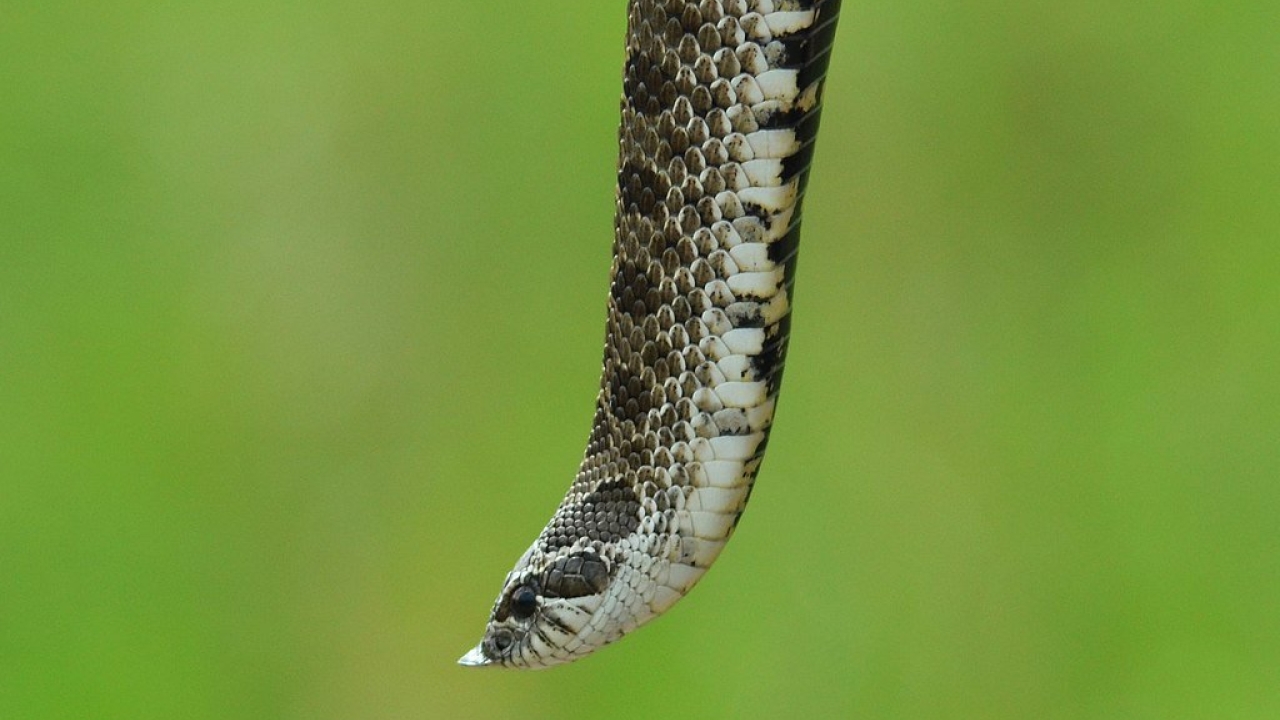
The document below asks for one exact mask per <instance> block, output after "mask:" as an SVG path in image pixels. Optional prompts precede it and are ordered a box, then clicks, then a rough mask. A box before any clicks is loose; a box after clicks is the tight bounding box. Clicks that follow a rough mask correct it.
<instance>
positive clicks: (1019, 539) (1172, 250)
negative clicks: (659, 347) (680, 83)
mask: <svg viewBox="0 0 1280 720" xmlns="http://www.w3.org/2000/svg"><path fill="white" fill-rule="evenodd" d="M571 5H572V7H564V8H559V9H556V10H554V11H549V10H548V9H547V8H546V7H545V4H541V5H540V4H537V3H515V2H508V3H499V4H497V5H495V4H492V3H491V4H483V5H475V6H467V5H456V4H433V3H415V2H384V3H371V4H356V3H349V4H347V3H334V2H313V3H310V4H307V5H302V4H297V5H295V4H291V3H280V2H254V3H249V2H229V3H219V4H216V6H214V5H209V6H202V5H199V4H195V3H142V2H116V3H96V4H95V3H68V2H46V3H38V4H35V3H28V4H26V5H23V4H21V3H19V4H16V5H14V6H13V7H8V8H6V9H5V10H3V11H0V718H13V719H15V720H20V719H25V718H76V719H79V718H129V719H138V718H218V719H225V718H254V719H257V718H308V719H312V718H344V719H345V718H411V717H427V718H442V717H475V718H521V719H522V720H529V719H532V718H577V717H581V718H603V717H610V718H625V717H637V718H640V717H691V718H693V717H697V718H706V717H734V718H747V717H760V718H778V717H841V716H848V717H866V718H1050V719H1059V718H1062V719H1065V718H1153V719H1155V718H1159V719H1162V720H1163V719H1167V718H1275V717H1280V409H1278V408H1280V379H1278V373H1277V369H1278V368H1280V340H1278V338H1280V332H1277V330H1278V328H1280V83H1278V82H1277V78H1280V42H1277V27H1280V14H1278V13H1277V11H1276V9H1275V8H1274V7H1273V6H1272V5H1270V4H1268V3H1262V2H1256V1H1252V0H1251V1H1249V2H1244V1H1233V0H1225V1H1224V2H1217V3H1205V2H1190V1H1188V0H1184V1H1174V2H1162V3H1156V2H1131V3H1115V2H1076V3H1062V2H1048V1H1043V2H1041V1H1034V2H1024V3H1004V2H995V1H994V0H980V1H978V2H970V3H961V4H956V3H949V2H930V1H922V2H916V3H905V4H904V3H890V2H880V3H869V2H852V1H851V0H846V2H845V10H844V17H843V19H842V22H841V25H842V26H841V28H840V35H839V39H838V42H837V47H836V52H835V59H834V64H833V66H832V69H831V74H830V82H829V85H828V88H827V91H828V95H827V107H826V114H825V117H824V122H823V137H822V141H821V144H820V152H819V153H818V156H817V164H816V168H815V170H814V175H813V178H812V182H811V185H810V193H809V196H808V206H807V215H806V216H807V220H806V231H805V241H804V243H803V253H802V260H801V263H800V271H799V275H798V287H797V292H798V295H797V304H796V312H797V314H796V316H795V321H794V326H793V330H794V335H793V338H794V339H793V345H792V354H791V356H790V358H789V362H788V370H787V382H786V388H785V392H784V396H783V402H782V404H781V407H780V414H779V417H778V424H777V429H776V431H775V433H774V438H773V440H772V441H771V442H770V457H769V460H768V462H767V463H766V465H765V468H764V472H763V474H762V476H761V479H760V482H759V484H758V485H757V489H756V493H755V496H754V500H753V502H752V507H751V510H750V511H749V512H748V513H747V515H746V517H745V518H744V521H743V523H742V525H741V527H740V532H739V534H738V536H737V538H736V540H735V541H734V543H733V544H732V545H731V547H730V549H729V550H728V551H727V552H726V553H725V554H724V556H722V558H721V561H720V563H719V565H718V566H717V568H716V569H715V571H713V572H712V573H710V574H709V575H708V576H707V579H706V580H705V581H704V582H703V583H702V584H701V585H700V586H699V588H698V590H697V591H696V592H695V593H694V594H693V596H692V597H691V598H690V599H689V600H687V601H686V602H684V603H681V604H680V605H678V606H677V607H676V608H675V609H673V610H672V611H671V612H670V613H669V614H668V615H667V616H666V617H664V618H663V619H662V620H660V621H658V622H656V623H654V624H653V625H652V626H651V627H648V628H646V629H645V630H643V631H641V632H639V633H637V634H636V635H634V636H632V637H630V638H628V639H627V640H626V641H624V642H623V643H621V644H620V645H618V646H616V647H612V648H609V649H607V650H605V651H603V652H601V653H600V654H599V655H596V656H594V657H591V658H589V659H587V660H585V661H582V662H579V663H576V664H574V665H570V666H566V667H563V668H559V669H556V670H554V671H550V672H545V673H512V672H500V671H485V672H478V671H470V670H465V669H462V668H459V667H457V666H455V665H454V662H455V660H456V658H457V657H458V656H459V655H461V654H462V652H463V651H465V650H466V649H467V648H469V647H470V646H471V645H472V644H474V642H475V641H476V640H477V639H478V636H479V633H480V630H481V629H482V626H483V623H484V620H485V618H486V616H487V613H488V610H489V606H490V603H491V601H492V599H493V596H494V594H495V593H496V592H497V590H498V588H499V584H500V582H501V580H502V578H503V575H504V573H505V572H506V571H507V569H508V568H509V566H510V564H511V563H512V562H513V561H514V560H515V559H516V557H517V556H518V555H519V554H520V553H521V552H522V551H523V549H524V548H525V547H526V545H527V544H528V543H529V542H530V540H531V539H532V538H533V536H534V535H535V534H536V533H537V532H538V531H539V530H540V528H541V526H542V523H543V522H544V521H545V519H546V517H547V515H548V514H549V512H550V511H551V509H552V508H553V507H554V506H555V504H556V502H557V501H558V498H559V496H560V494H561V492H562V491H563V490H564V488H565V487H567V485H568V482H569V479H570V477H571V474H572V472H573V471H574V470H575V469H576V466H577V461H578V459H579V457H580V453H581V449H582V444H583V441H584V440H585V438H586V434H587V422H588V419H589V416H590V409H591V403H592V400H593V397H594V390H595V383H596V374H597V368H598V360H599V352H600V340H601V328H602V319H603V301H604V295H605V290H606V279H605V274H606V270H607V267H608V262H609V258H608V252H609V241H610V232H611V223H612V217H611V213H612V193H613V188H612V183H613V172H614V169H613V161H614V142H615V126H616V122H617V120H616V113H617V96H618V92H619V74H620V63H621V48H620V45H621V43H620V39H621V37H622V33H623V24H624V19H625V15H624V12H623V3H622V2H621V0H616V1H615V0H611V1H610V2H592V3H588V2H580V3H572V4H571Z"/></svg>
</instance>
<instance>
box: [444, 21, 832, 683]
mask: <svg viewBox="0 0 1280 720" xmlns="http://www.w3.org/2000/svg"><path fill="white" fill-rule="evenodd" d="M839 4H840V3H839V0H630V2H629V4H628V18H627V20H628V22H627V44H626V64H625V68H624V75H623V98H622V124H621V130H620V131H619V153H618V190H617V215H616V224H615V234H614V241H613V263H612V267H611V269H610V283H609V298H608V318H607V325H606V336H605V347H604V368H603V375H602V379H601V383H600V392H599V395H598V396H597V399H596V408H595V418H594V423H593V425H592V429H591V436H590V439H589V441H588V444H587V450H586V455H585V457H584V459H583V461H582V464H581V466H580V467H579V469H578V474H577V477H576V478H575V479H574V481H573V485H572V486H571V487H570V488H569V492H568V494H567V495H566V496H565V498H564V501H563V502H562V503H561V504H560V507H559V508H558V509H557V510H556V512H555V514H554V515H553V516H552V518H551V520H550V522H548V523H547V525H546V528H545V529H544V530H543V531H542V534H541V535H539V536H538V538H537V540H535V541H534V543H533V545H532V546H531V547H530V548H529V549H528V550H527V551H526V552H525V553H524V555H523V556H522V557H521V558H520V560H519V561H518V562H517V563H516V565H515V567H514V568H513V569H512V570H511V572H510V573H508V574H507V577H506V581H505V582H504V583H503V587H502V591H501V593H500V594H499V595H498V599H497V602H496V603H495V604H494V606H493V610H492V612H491V614H490V618H489V622H488V626H487V627H486V630H485V634H484V637H483V639H482V640H481V642H480V643H479V645H477V646H476V647H475V648H474V649H473V650H471V651H470V652H468V653H467V654H466V655H465V656H463V658H462V659H461V660H460V661H459V662H460V663H461V664H463V665H502V666H509V667H522V668H541V667H547V666H551V665H556V664H559V663H564V662H568V661H571V660H574V659H577V658H580V657H583V656H584V655H587V654H589V653H591V652H593V651H594V650H596V649H597V648H600V647H602V646H604V645H606V644H608V643H610V642H613V641H614V640H617V639H618V638H620V637H622V636H623V635H625V634H626V633H628V632H630V631H632V630H634V629H635V628H637V627H639V626H640V625H642V624H644V623H645V622H647V621H649V620H651V619H653V618H654V617H656V616H658V615H660V614H661V613H663V612H664V611H665V610H667V608H669V607H671V606H672V604H674V603H675V602H676V601H677V600H679V599H680V598H681V597H683V596H684V595H685V593H687V592H688V591H689V589H690V588H692V587H693V586H694V584H695V583H697V582H698V580H699V579H700V578H701V577H702V576H703V574H704V573H705V572H706V571H707V568H709V567H710V566H711V564H712V563H713V562H714V561H715V559H716V557H717V556H718V555H719V554H720V551H721V550H722V549H723V548H724V546H725V543H726V542H727V541H728V540H729V537H730V535H731V534H732V533H733V530H734V527H735V526H736V524H737V522H738V518H739V517H740V516H741V514H742V511H743V508H744V507H745V506H746V503H747V498H748V496H749V495H750V493H751V487H752V483H753V482H754V479H755V476H756V472H757V470H758V469H759V467H760V463H761V460H762V459H763V456H764V451H765V445H766V441H767V439H768V434H769V429H770V426H771V425H772V422H773V414H774V407H775V405H776V403H777V398H778V389H779V384H780V381H781V379H782V369H783V364H784V360H785V358H786V350H787V339H788V335H789V327H790V317H791V315H790V311H791V294H792V287H793V276H794V272H795V268H796V252H797V247H798V240H799V230H800V205H801V200H802V198H803V196H804V191H805V185H806V181H807V179H808V171H809V165H810V161H811V159H812V156H813V149H814V141H815V138H816V134H817V129H818V118H819V112H820V109H821V98H822V86H823V80H824V78H825V76H826V68H827V60H828V57H829V55H830V50H831V45H832V39H833V37H834V32H835V25H836V18H837V15H838V10H839Z"/></svg>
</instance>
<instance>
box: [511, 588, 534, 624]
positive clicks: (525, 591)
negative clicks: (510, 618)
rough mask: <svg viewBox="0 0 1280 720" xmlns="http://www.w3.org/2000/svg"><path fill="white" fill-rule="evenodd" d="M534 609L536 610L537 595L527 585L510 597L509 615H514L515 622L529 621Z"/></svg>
mask: <svg viewBox="0 0 1280 720" xmlns="http://www.w3.org/2000/svg"><path fill="white" fill-rule="evenodd" d="M536 609H538V593H536V592H534V591H533V588H531V587H529V586H528V585H525V586H523V587H521V588H519V589H517V590H516V592H515V594H514V595H512V596H511V614H512V615H515V616H516V619H517V620H527V619H529V618H530V617H532V616H533V611H534V610H536Z"/></svg>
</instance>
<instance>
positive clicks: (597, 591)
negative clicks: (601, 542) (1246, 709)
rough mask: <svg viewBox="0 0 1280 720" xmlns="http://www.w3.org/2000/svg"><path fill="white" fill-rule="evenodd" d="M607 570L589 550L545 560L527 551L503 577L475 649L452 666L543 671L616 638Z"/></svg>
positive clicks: (617, 631)
mask: <svg viewBox="0 0 1280 720" xmlns="http://www.w3.org/2000/svg"><path fill="white" fill-rule="evenodd" d="M611 566H613V563H611V562H609V561H608V560H606V559H605V558H604V557H602V556H601V555H599V554H598V553H596V552H594V551H593V550H591V549H587V550H578V551H574V552H567V551H563V552H560V553H556V554H553V555H546V554H544V553H541V552H539V550H538V546H537V545H535V546H534V547H532V548H530V549H529V551H528V552H526V553H525V554H524V557H522V558H521V559H520V562H518V563H516V567H515V569H513V570H512V571H511V572H510V573H508V574H507V579H506V581H505V582H504V583H503V586H502V592H501V593H500V594H499V595H498V599H497V601H496V602H495V603H494V605H493V611H492V613H490V616H489V623H488V625H487V626H486V628H485V633H484V637H483V639H481V641H480V644H479V645H476V646H475V647H474V648H472V650H471V651H470V652H468V653H467V654H466V655H464V656H462V658H461V659H460V660H458V663H459V664H461V665H468V666H473V667H484V666H491V665H503V666H507V667H523V668H544V667H550V666H552V665H558V664H560V663H564V662H568V661H570V660H573V659H575V658H577V657H580V656H582V655H586V654H587V653H590V652H591V651H593V650H595V649H596V648H598V647H600V646H601V645H604V644H606V643H608V642H612V641H613V640H616V639H617V638H619V637H621V636H622V632H623V631H622V630H621V629H620V628H619V624H618V622H617V618H615V617H613V615H614V614H615V613H614V612H613V610H614V609H615V608H616V603H608V602H606V600H607V598H608V596H609V594H610V593H609V590H610V587H611V585H612V579H613V578H612V573H611V572H610V570H611ZM619 589H621V588H619ZM602 610H604V611H605V612H603V613H602V612H601V611H602Z"/></svg>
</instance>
